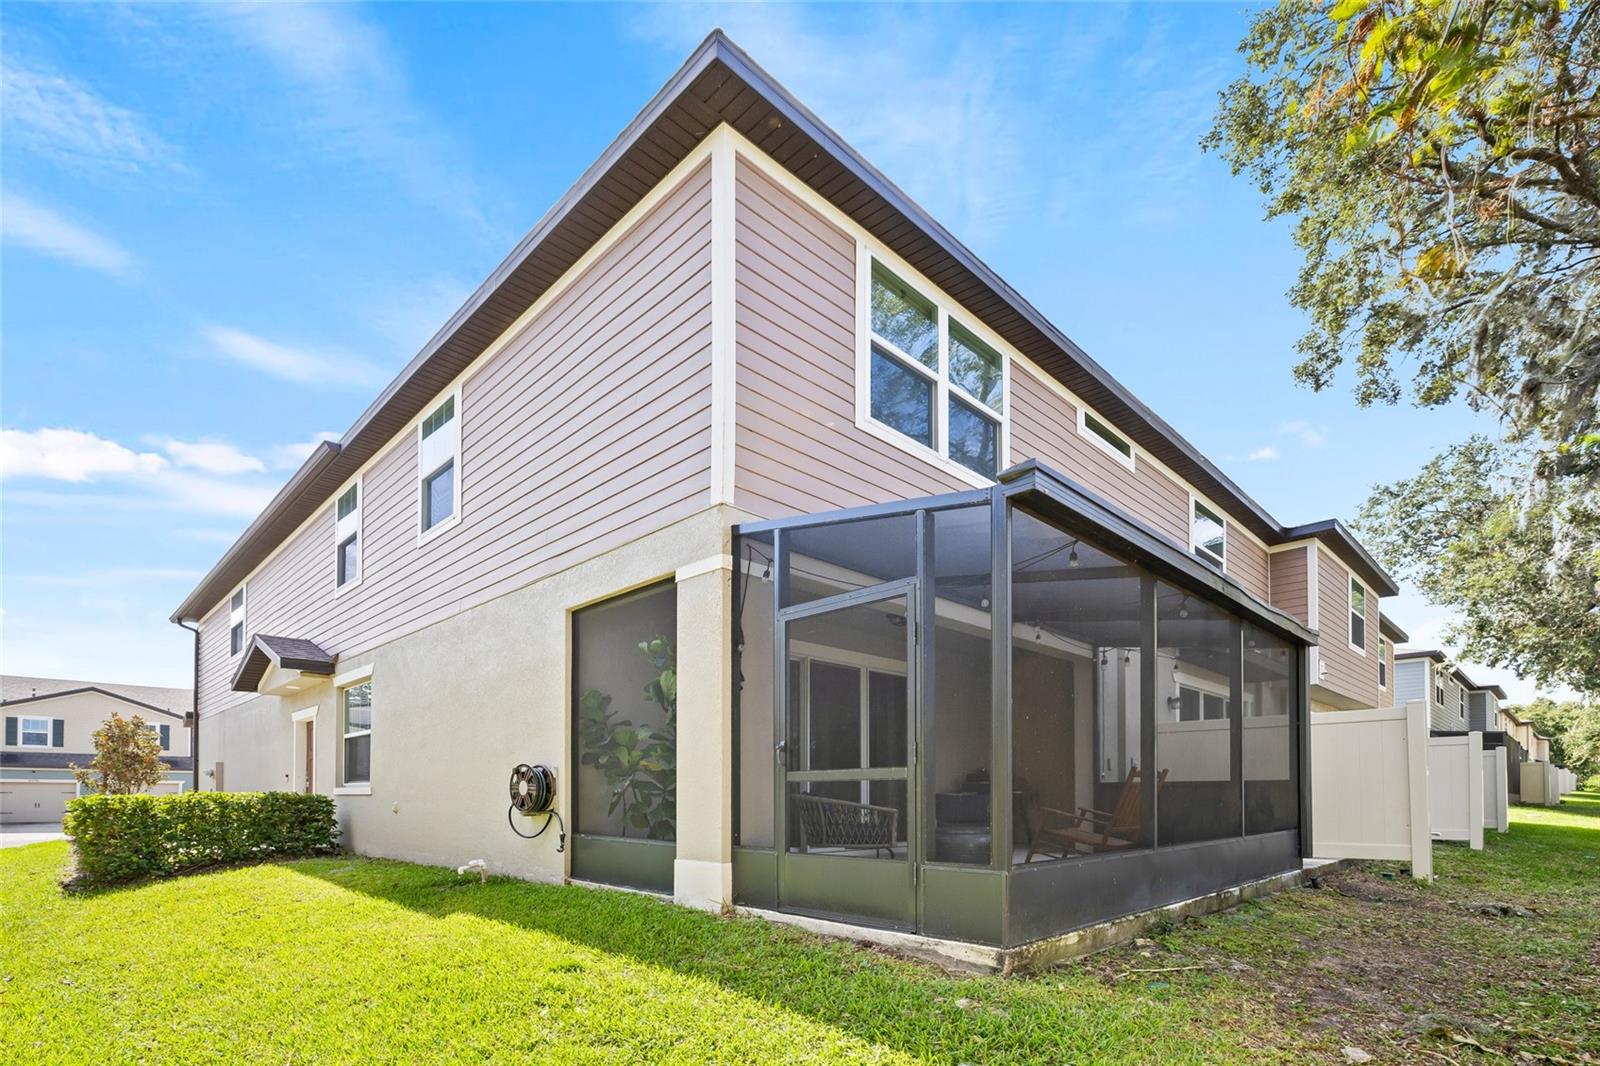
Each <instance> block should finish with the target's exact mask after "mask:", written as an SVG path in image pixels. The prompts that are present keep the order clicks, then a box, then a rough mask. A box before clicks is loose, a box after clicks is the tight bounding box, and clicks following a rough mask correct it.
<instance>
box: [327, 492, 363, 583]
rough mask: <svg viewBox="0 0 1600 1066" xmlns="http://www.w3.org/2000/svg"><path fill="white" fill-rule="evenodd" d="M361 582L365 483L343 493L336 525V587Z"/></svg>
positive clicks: (334, 575) (334, 565)
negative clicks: (362, 507) (362, 515)
mask: <svg viewBox="0 0 1600 1066" xmlns="http://www.w3.org/2000/svg"><path fill="white" fill-rule="evenodd" d="M360 580H361V483H360V482H357V483H356V484H354V485H351V486H350V487H349V488H347V489H345V490H344V492H342V493H340V494H339V502H338V503H337V504H336V505H335V507H334V522H333V584H334V587H335V588H338V589H342V588H345V587H347V586H350V585H354V584H356V583H357V582H359V581H360Z"/></svg>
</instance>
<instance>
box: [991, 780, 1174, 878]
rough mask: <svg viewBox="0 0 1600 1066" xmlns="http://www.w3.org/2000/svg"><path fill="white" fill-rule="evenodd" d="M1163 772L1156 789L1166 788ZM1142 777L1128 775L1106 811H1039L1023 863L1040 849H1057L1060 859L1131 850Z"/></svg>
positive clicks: (1079, 809)
mask: <svg viewBox="0 0 1600 1066" xmlns="http://www.w3.org/2000/svg"><path fill="white" fill-rule="evenodd" d="M1166 781H1167V771H1165V770H1162V771H1160V772H1159V773H1157V774H1156V787H1157V788H1160V787H1161V786H1162V785H1164V784H1166ZM1143 784H1144V775H1143V774H1142V773H1141V772H1140V771H1139V770H1138V769H1137V768H1135V769H1132V770H1129V771H1128V776H1127V777H1126V778H1125V779H1124V780H1123V782H1122V791H1121V792H1119V793H1118V794H1117V803H1116V806H1115V807H1114V808H1113V809H1112V810H1110V811H1099V810H1095V809H1094V808H1093V807H1079V808H1078V809H1077V812H1076V813H1074V812H1072V811H1064V810H1061V809H1059V808H1057V807H1043V806H1041V807H1040V808H1039V824H1038V827H1037V828H1036V829H1035V830H1034V832H1033V841H1032V843H1031V844H1030V845H1029V847H1028V857H1027V858H1026V859H1024V860H1023V861H1024V862H1032V861H1033V857H1034V855H1036V854H1038V853H1039V851H1040V850H1041V849H1043V848H1047V847H1054V848H1056V849H1059V850H1060V852H1061V857H1062V858H1063V859H1064V858H1066V857H1067V856H1069V855H1073V854H1076V853H1077V852H1079V851H1084V852H1087V853H1088V854H1090V855H1095V854H1099V853H1101V852H1106V851H1120V850H1121V849H1123V848H1131V847H1133V846H1134V844H1136V843H1137V842H1138V840H1139V818H1140V812H1141V810H1142V801H1143V796H1144V788H1143Z"/></svg>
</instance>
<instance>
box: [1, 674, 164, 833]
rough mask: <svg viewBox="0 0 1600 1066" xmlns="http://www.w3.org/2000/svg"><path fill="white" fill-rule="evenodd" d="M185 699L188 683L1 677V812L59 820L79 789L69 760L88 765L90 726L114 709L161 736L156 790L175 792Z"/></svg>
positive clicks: (14, 818) (17, 818)
mask: <svg viewBox="0 0 1600 1066" xmlns="http://www.w3.org/2000/svg"><path fill="white" fill-rule="evenodd" d="M192 705H193V693H192V692H191V691H190V690H189V689H180V688H153V687H150V686H147V685H115V684H106V683H103V682H94V681H67V680H63V679H61V678H53V677H17V676H12V675H6V676H0V706H3V708H4V711H5V746H4V747H0V818H3V819H4V820H5V821H7V822H54V821H59V820H60V819H61V816H62V815H63V814H65V813H66V802H67V800H69V799H71V798H72V797H74V796H78V795H81V794H82V789H81V788H80V787H79V786H78V783H77V781H76V780H75V779H74V777H73V776H72V770H71V769H70V767H71V766H72V764H73V763H76V764H77V765H79V766H88V765H89V763H90V762H91V761H92V760H93V759H94V740H93V734H94V731H95V730H96V729H98V728H100V726H101V725H102V724H103V723H104V722H105V721H106V720H107V719H109V718H110V717H111V715H112V713H113V712H115V713H117V714H121V715H122V716H123V717H124V718H131V717H133V716H134V715H138V716H139V717H141V718H143V719H144V721H145V723H146V724H147V725H148V726H149V727H150V728H151V729H152V730H153V731H154V732H155V734H156V735H157V736H158V737H159V738H160V739H161V751H162V754H161V761H162V763H163V764H165V766H166V768H167V769H166V773H165V774H164V775H163V776H162V780H161V783H160V784H159V785H158V786H156V787H157V790H158V791H170V792H179V791H182V790H183V788H184V787H185V785H186V783H187V782H188V781H189V779H190V774H191V772H192V770H193V766H194V762H193V759H192V757H191V755H190V748H189V727H188V726H187V725H186V724H185V721H184V716H185V714H186V713H188V712H189V710H190V709H191V707H192Z"/></svg>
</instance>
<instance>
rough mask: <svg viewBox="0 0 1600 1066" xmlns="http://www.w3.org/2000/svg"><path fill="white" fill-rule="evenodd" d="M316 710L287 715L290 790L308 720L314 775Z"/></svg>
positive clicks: (314, 785) (299, 763)
mask: <svg viewBox="0 0 1600 1066" xmlns="http://www.w3.org/2000/svg"><path fill="white" fill-rule="evenodd" d="M337 498H338V497H335V499H337ZM317 711H318V708H317V707H305V708H302V709H301V710H298V711H295V712H294V713H293V714H291V715H290V716H289V721H290V723H291V725H290V728H291V729H293V730H294V733H295V735H293V736H291V737H290V738H289V789H290V791H292V792H299V791H300V790H299V789H298V788H295V787H294V786H295V781H296V780H298V775H299V774H300V773H301V771H303V770H304V769H305V765H306V759H305V754H306V753H305V750H304V749H303V748H300V746H299V745H300V737H299V735H298V734H299V732H300V725H301V723H303V722H310V723H311V762H312V770H311V772H312V776H313V777H315V776H316V761H317ZM297 750H298V754H299V758H296V757H295V756H296V752H297ZM306 783H307V784H308V785H310V786H311V791H312V792H315V791H316V790H317V783H316V781H315V780H312V781H308V782H306Z"/></svg>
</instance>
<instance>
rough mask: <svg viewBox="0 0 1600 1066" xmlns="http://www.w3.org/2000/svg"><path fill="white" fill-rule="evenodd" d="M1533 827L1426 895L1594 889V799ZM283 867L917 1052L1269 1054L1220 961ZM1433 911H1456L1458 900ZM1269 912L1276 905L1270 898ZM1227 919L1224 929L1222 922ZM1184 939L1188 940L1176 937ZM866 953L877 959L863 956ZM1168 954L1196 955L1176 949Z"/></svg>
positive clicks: (371, 872) (338, 866)
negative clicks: (871, 935) (1087, 959)
mask: <svg viewBox="0 0 1600 1066" xmlns="http://www.w3.org/2000/svg"><path fill="white" fill-rule="evenodd" d="M1562 815H1577V816H1579V818H1578V819H1570V818H1565V817H1561V816H1562ZM1551 816H1555V817H1553V818H1551ZM1534 818H1535V819H1537V821H1536V823H1535V824H1526V823H1524V824H1521V825H1517V826H1516V827H1515V828H1514V829H1513V832H1512V834H1511V835H1510V836H1509V837H1508V836H1501V835H1499V834H1493V835H1492V836H1491V839H1490V843H1489V848H1490V850H1489V851H1487V852H1477V853H1469V852H1465V851H1464V849H1463V850H1462V851H1461V853H1460V855H1459V856H1457V855H1456V853H1455V852H1454V851H1453V850H1452V849H1444V850H1445V854H1444V855H1442V856H1441V859H1442V860H1443V861H1442V867H1443V870H1442V872H1443V873H1444V875H1445V876H1444V878H1443V879H1442V880H1444V881H1445V882H1446V884H1442V885H1440V886H1435V887H1434V888H1428V889H1422V890H1420V891H1422V893H1423V894H1424V895H1433V894H1435V893H1436V891H1437V890H1438V889H1439V888H1445V889H1446V894H1447V895H1451V896H1456V895H1459V896H1466V895H1468V894H1470V893H1477V892H1481V891H1482V890H1483V889H1485V888H1487V887H1489V884H1496V885H1499V886H1506V885H1514V886H1515V887H1516V888H1518V889H1520V890H1522V891H1525V892H1526V893H1527V894H1528V896H1529V897H1543V899H1541V901H1540V902H1542V903H1544V904H1546V905H1548V904H1550V903H1553V902H1554V899H1552V897H1558V898H1559V897H1565V898H1566V900H1571V898H1572V896H1573V895H1574V893H1575V892H1578V891H1584V890H1592V888H1593V886H1594V885H1595V882H1596V873H1595V866H1594V863H1593V858H1594V855H1593V853H1594V851H1595V850H1596V845H1597V844H1600V835H1597V832H1596V831H1597V830H1600V795H1595V794H1592V793H1591V794H1582V793H1580V794H1576V795H1574V796H1572V797H1569V802H1568V803H1567V804H1564V805H1563V808H1562V809H1551V810H1549V812H1548V814H1546V812H1544V811H1540V812H1539V813H1538V814H1536V815H1534ZM1547 818H1548V819H1550V820H1548V821H1547V820H1546V819H1547ZM1539 823H1543V824H1539ZM1497 844H1498V846H1497ZM287 868H288V869H290V870H293V871H295V872H296V873H299V874H304V875H308V876H312V877H316V878H320V879H322V880H325V881H328V882H330V883H332V884H336V885H338V886H339V887H341V888H344V889H347V890H352V891H356V892H361V893H364V894H366V895H369V896H372V897H375V898H378V899H382V900H385V901H388V902H390V903H394V904H398V905H400V906H404V907H407V908H409V909H411V910H414V911H417V912H420V913H423V914H426V915H429V916H431V917H436V918H445V917H449V916H452V915H469V916H473V917H478V918H484V919H488V920H491V921H496V922H502V923H506V924H508V925H510V926H514V927H517V928H519V929H523V930H528V931H533V932H537V933H541V934H545V935H548V936H551V937H554V938H559V939H561V940H564V941H567V942H569V943H572V944H575V945H581V946H583V947H587V948H589V949H591V950H594V951H598V952H603V953H605V954H607V955H611V956H616V957H622V958H627V959H632V960H635V961H637V962H639V963H642V964H647V965H651V966H656V967H660V968H662V969H664V970H668V971H672V972H674V973H678V974H681V975H684V976H686V977H692V978H698V979H704V980H709V981H712V982H715V983H716V984H717V985H719V986H720V987H722V988H724V989H727V990H729V991H731V992H735V993H737V994H740V995H742V996H745V997H748V998H750V999H753V1000H755V1001H758V1002H761V1003H763V1004H767V1005H770V1006H772V1007H774V1008H778V1009H782V1010H785V1011H791V1012H796V1013H799V1014H803V1015H806V1016H808V1017H811V1018H813V1019H815V1020H817V1021H820V1022H822V1023H824V1024H826V1025H829V1026H832V1027H834V1028H836V1029H838V1030H840V1031H842V1032H846V1033H849V1034H851V1035H854V1036H856V1037H859V1038H861V1039H865V1040H869V1041H872V1042H874V1043H877V1044H881V1045H884V1046H887V1047H893V1048H896V1049H898V1050H901V1051H904V1052H906V1053H909V1054H913V1055H921V1056H932V1057H935V1058H947V1057H957V1056H960V1057H965V1058H968V1059H972V1058H979V1059H983V1060H986V1061H993V1060H997V1059H1023V1060H1045V1061H1059V1060H1062V1059H1063V1058H1067V1059H1083V1058H1101V1057H1106V1058H1150V1057H1152V1056H1154V1057H1158V1058H1159V1057H1163V1052H1164V1051H1166V1052H1169V1053H1170V1052H1175V1053H1176V1054H1177V1055H1179V1056H1182V1057H1187V1056H1188V1055H1198V1056H1200V1057H1205V1052H1204V1051H1202V1048H1206V1047H1209V1048H1210V1052H1211V1054H1213V1055H1214V1054H1218V1053H1221V1054H1227V1053H1228V1051H1229V1050H1231V1051H1232V1053H1233V1055H1239V1054H1241V1053H1248V1051H1247V1049H1249V1048H1252V1047H1260V1045H1261V1044H1262V1042H1263V1041H1262V1039H1261V1038H1260V1036H1259V1031H1260V1030H1261V1029H1262V1027H1263V1023H1269V1024H1270V1022H1271V1019H1270V1017H1264V1016H1263V1012H1261V1011H1256V1012H1252V1014H1253V1016H1251V1015H1249V1014H1241V1013H1239V1012H1234V1013H1232V1014H1230V1013H1229V1012H1228V1007H1227V1006H1226V1005H1225V1004H1224V1003H1222V1002H1219V1000H1223V999H1225V1000H1228V1001H1231V1002H1234V1003H1237V1002H1238V1001H1239V1000H1240V999H1242V998H1243V997H1245V996H1247V995H1248V992H1247V991H1246V988H1247V986H1248V982H1240V983H1239V984H1238V985H1235V984H1234V982H1232V981H1231V980H1229V979H1227V978H1226V977H1224V978H1222V979H1221V980H1213V979H1212V977H1211V976H1209V975H1208V974H1209V973H1215V972H1219V971H1225V970H1226V966H1225V965H1220V964H1219V965H1218V966H1216V967H1211V966H1207V967H1206V969H1207V971H1208V974H1195V975H1184V976H1185V980H1183V981H1181V982H1179V981H1174V982H1173V983H1172V985H1173V986H1172V987H1171V988H1170V989H1169V990H1167V991H1164V992H1161V993H1152V992H1151V991H1150V989H1149V988H1148V987H1147V986H1146V984H1143V983H1140V984H1127V983H1124V982H1113V981H1108V980H1107V979H1106V977H1105V975H1104V974H1103V973H1102V972H1101V971H1102V970H1103V969H1104V967H1103V966H1102V965H1094V964H1092V965H1090V966H1068V967H1064V968H1061V969H1057V970H1054V971H1050V972H1047V973H1045V974H1041V975H1035V976H1033V977H1024V978H996V977H972V976H958V975H951V974H947V973H944V972H942V971H940V970H938V969H937V968H936V967H933V966H931V965H928V964H926V963H921V962H915V961H910V960H907V959H904V958H902V957H898V956H895V955H893V954H891V953H889V952H886V951H883V950H881V949H877V948H873V947H871V946H870V945H859V944H852V943H847V942H840V941H834V940H829V939H827V938H822V937H817V936H813V935H811V934H808V933H805V932H803V931H801V930H798V929H795V928H793V927H788V926H782V925H776V924H773V923H770V922H766V921H764V920H762V919H758V918H735V919H729V918H719V917H716V916H713V915H709V914H705V913H702V912H698V911H691V910H687V909H685V908H681V907H677V906H674V905H672V904H670V903H668V902H665V901H663V900H660V899H658V898H654V897H649V896H644V895H640V894H636V893H628V892H615V891H608V890H604V889H594V888H587V887H583V886H576V885H552V884H542V883H536V882H528V881H520V880H516V879H513V878H491V879H490V880H489V882H488V883H487V884H480V883H479V882H478V880H477V879H476V878H462V877H458V876H457V875H456V874H455V873H454V871H452V870H449V869H443V868H436V867H426V866H417V865H413V864H410V863H403V862H395V861H388V860H378V859H364V858H357V857H351V856H345V857H341V858H338V859H331V860H312V861H303V862H296V863H291V864H288V865H287ZM1448 882H1453V885H1451V884H1448ZM1439 902H1440V904H1441V905H1444V906H1449V907H1452V908H1454V907H1459V906H1460V905H1461V902H1463V901H1461V900H1458V901H1457V902H1455V903H1454V904H1444V902H1443V900H1440V901H1439ZM1264 906H1265V907H1267V908H1268V909H1269V910H1270V908H1271V903H1270V901H1266V902H1265V903H1264ZM1463 917H1465V915H1463ZM1221 919H1222V920H1223V921H1224V922H1226V921H1227V916H1226V915H1224V916H1221ZM1468 920H1469V921H1470V920H1471V919H1468ZM1284 921H1290V919H1288V918H1287V917H1285V918H1284ZM1271 924H1273V925H1276V924H1277V923H1276V922H1273V923H1271ZM1263 932H1265V930H1263ZM1313 935H1314V934H1313ZM1164 939H1165V938H1164ZM1179 939H1180V941H1181V940H1186V939H1188V938H1187V936H1186V934H1180V935H1179ZM1204 939H1206V937H1205V935H1204V934H1202V935H1201V940H1204ZM862 946H866V947H867V948H868V950H858V948H860V947H862ZM1198 946H1199V945H1198V944H1195V945H1191V947H1198ZM1172 947H1173V948H1175V949H1176V950H1179V951H1183V950H1186V949H1185V948H1184V947H1183V946H1182V945H1181V944H1178V943H1174V944H1173V945H1172ZM1117 954H1118V953H1116V952H1113V955H1112V958H1115V957H1116V956H1117ZM1306 976H1308V977H1315V976H1316V975H1314V974H1309V973H1308V974H1307V975H1306ZM1191 978H1192V979H1191ZM1265 1014H1266V1015H1270V1014H1271V1011H1270V1009H1268V1010H1266V1011H1265ZM1290 1020H1291V1019H1279V1023H1280V1024H1281V1023H1282V1022H1283V1021H1290ZM1301 1020H1302V1021H1303V1019H1301ZM1293 1028H1299V1026H1294V1027H1293ZM1230 1029H1233V1030H1237V1031H1235V1032H1232V1033H1230V1032H1229V1030H1230ZM1252 1030H1253V1031H1254V1033H1253V1032H1252ZM1197 1034H1198V1035H1197ZM1304 1035H1305V1037H1306V1040H1308V1041H1310V1042H1311V1043H1313V1044H1316V1043H1320V1042H1321V1041H1320V1040H1319V1036H1318V1035H1317V1034H1304ZM1265 1042H1267V1043H1269V1044H1276V1045H1278V1046H1277V1047H1276V1048H1273V1049H1272V1050H1274V1051H1277V1052H1278V1053H1280V1054H1281V1053H1283V1052H1284V1051H1285V1050H1288V1049H1289V1048H1291V1047H1295V1046H1297V1045H1301V1044H1302V1043H1304V1041H1302V1040H1300V1039H1297V1038H1296V1037H1295V1036H1294V1035H1293V1033H1292V1032H1290V1033H1284V1032H1282V1031H1280V1033H1279V1035H1278V1036H1276V1037H1268V1038H1267V1039H1266V1041H1265ZM1241 1045H1242V1046H1241ZM1285 1045H1287V1046H1285ZM1263 1050H1265V1049H1263ZM1302 1050H1303V1049H1302ZM1270 1053H1271V1052H1270V1051H1269V1054H1270Z"/></svg>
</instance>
